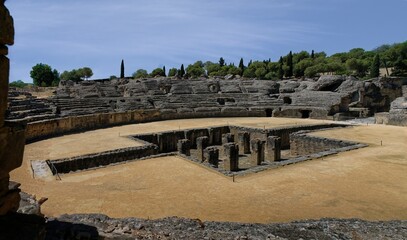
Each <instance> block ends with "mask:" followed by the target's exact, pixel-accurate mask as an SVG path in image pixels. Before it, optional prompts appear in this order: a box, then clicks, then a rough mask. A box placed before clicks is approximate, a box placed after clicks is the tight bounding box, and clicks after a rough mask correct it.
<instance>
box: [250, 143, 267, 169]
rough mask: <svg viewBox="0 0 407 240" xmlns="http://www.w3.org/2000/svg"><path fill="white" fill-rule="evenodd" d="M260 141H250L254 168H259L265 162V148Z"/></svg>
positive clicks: (251, 160) (251, 162)
mask: <svg viewBox="0 0 407 240" xmlns="http://www.w3.org/2000/svg"><path fill="white" fill-rule="evenodd" d="M263 145H264V144H263V142H262V141H261V140H260V139H253V140H251V141H250V150H251V155H250V165H251V166H252V167H255V166H258V165H260V164H261V162H263V161H264V153H263V151H264V147H263Z"/></svg>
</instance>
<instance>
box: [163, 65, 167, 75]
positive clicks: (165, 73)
mask: <svg viewBox="0 0 407 240" xmlns="http://www.w3.org/2000/svg"><path fill="white" fill-rule="evenodd" d="M163 72H164V77H166V76H167V72H166V71H165V66H163Z"/></svg>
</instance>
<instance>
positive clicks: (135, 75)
mask: <svg viewBox="0 0 407 240" xmlns="http://www.w3.org/2000/svg"><path fill="white" fill-rule="evenodd" d="M146 77H148V72H147V70H144V69H138V70H137V71H136V72H135V73H133V78H134V79H138V78H146Z"/></svg>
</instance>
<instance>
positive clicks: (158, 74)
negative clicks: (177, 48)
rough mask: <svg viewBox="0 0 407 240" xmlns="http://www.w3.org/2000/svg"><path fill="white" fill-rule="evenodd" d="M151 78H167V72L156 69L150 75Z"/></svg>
mask: <svg viewBox="0 0 407 240" xmlns="http://www.w3.org/2000/svg"><path fill="white" fill-rule="evenodd" d="M150 77H165V72H164V70H163V69H162V68H156V69H154V70H153V71H152V72H151V73H150Z"/></svg>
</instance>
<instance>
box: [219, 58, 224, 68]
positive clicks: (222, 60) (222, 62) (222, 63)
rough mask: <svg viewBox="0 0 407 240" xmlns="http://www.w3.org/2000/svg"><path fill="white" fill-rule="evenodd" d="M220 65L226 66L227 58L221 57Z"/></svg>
mask: <svg viewBox="0 0 407 240" xmlns="http://www.w3.org/2000/svg"><path fill="white" fill-rule="evenodd" d="M219 66H221V67H223V66H225V59H223V57H221V58H220V59H219Z"/></svg>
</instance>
